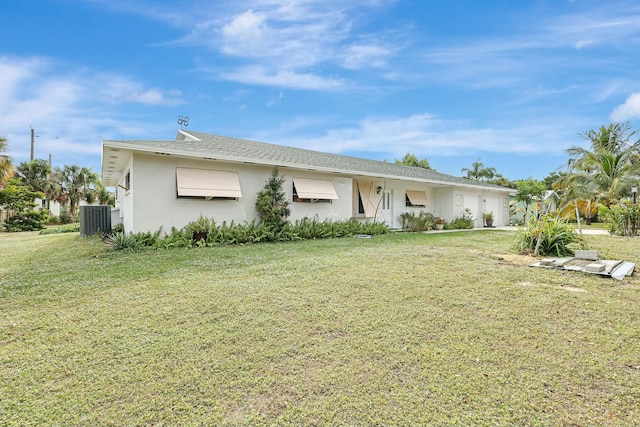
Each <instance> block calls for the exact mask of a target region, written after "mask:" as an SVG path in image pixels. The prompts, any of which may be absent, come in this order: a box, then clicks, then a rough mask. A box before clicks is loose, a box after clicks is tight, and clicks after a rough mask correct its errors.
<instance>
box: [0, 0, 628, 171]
mask: <svg viewBox="0 0 640 427" xmlns="http://www.w3.org/2000/svg"><path fill="white" fill-rule="evenodd" d="M0 25H1V28H2V31H1V32H0V136H3V137H5V138H7V139H8V140H9V149H10V152H9V154H10V155H11V156H12V157H13V160H14V162H16V163H18V162H21V161H24V160H28V158H29V145H30V127H33V128H34V129H35V133H36V135H37V136H38V137H37V138H36V149H35V154H36V157H37V158H44V159H47V158H48V156H49V154H51V155H52V156H53V165H54V166H62V165H64V164H79V165H82V166H88V167H93V168H94V169H95V170H96V171H98V172H100V155H101V140H103V139H173V138H175V135H176V133H177V129H178V128H179V127H180V126H179V125H178V123H177V119H178V116H180V115H182V116H188V117H189V125H188V127H187V129H192V130H197V131H201V132H208V133H213V134H219V135H226V136H233V137H239V138H247V139H254V140H258V141H264V142H270V143H275V144H283V145H291V146H297V147H302V148H309V149H314V150H320V151H330V152H334V153H340V154H349V155H356V156H361V157H366V158H372V159H377V160H389V161H393V160H394V159H396V158H401V157H403V156H404V154H406V153H407V152H411V153H414V154H415V155H417V156H418V157H419V158H423V157H426V158H427V159H428V160H429V162H430V163H431V165H432V166H433V167H434V168H435V169H437V170H438V171H441V172H445V173H449V174H452V175H458V176H460V175H461V172H460V169H461V168H464V167H470V166H471V163H472V162H474V161H476V159H478V158H480V159H481V161H482V162H483V163H484V164H485V166H491V167H495V168H496V169H497V170H498V172H500V173H502V174H503V175H505V176H506V177H508V178H510V179H520V178H527V177H534V178H539V179H541V178H543V177H544V176H546V175H548V174H549V173H550V172H551V171H554V170H556V169H557V168H558V167H561V166H563V165H564V164H565V163H566V160H567V157H566V155H565V150H566V149H567V148H568V147H570V146H572V145H583V144H584V140H583V139H581V138H580V136H579V134H580V133H581V132H583V131H586V130H588V129H595V128H598V127H599V126H601V125H607V124H609V123H610V122H612V121H629V122H631V124H632V126H633V127H638V125H639V124H640V55H638V53H640V4H638V2H636V1H630V0H629V1H627V0H619V1H603V0H539V1H525V0H522V1H513V0H508V1H507V0H493V1H483V2H479V1H477V0H453V1H449V2H443V1H435V0H349V1H345V0H209V1H204V0H172V1H165V0H153V1H152V0H136V1H130V0H12V1H5V2H3V5H2V14H0Z"/></svg>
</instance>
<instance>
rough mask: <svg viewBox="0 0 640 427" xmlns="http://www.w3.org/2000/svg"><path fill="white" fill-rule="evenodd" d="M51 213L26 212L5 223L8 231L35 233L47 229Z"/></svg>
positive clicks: (42, 211)
mask: <svg viewBox="0 0 640 427" xmlns="http://www.w3.org/2000/svg"><path fill="white" fill-rule="evenodd" d="M48 218H49V213H48V211H46V210H41V211H24V212H19V213H17V214H15V215H12V216H10V217H9V218H7V220H6V221H5V223H4V228H5V229H6V230H7V231H34V230H42V229H43V228H45V224H46V222H47V219H48Z"/></svg>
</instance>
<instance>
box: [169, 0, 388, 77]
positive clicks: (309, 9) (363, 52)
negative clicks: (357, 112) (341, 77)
mask: <svg viewBox="0 0 640 427" xmlns="http://www.w3.org/2000/svg"><path fill="white" fill-rule="evenodd" d="M392 2H393V0H387V1H379V0H378V1H376V0H352V1H349V2H343V1H336V0H323V1H319V0H305V1H286V2H283V1H270V0H245V1H237V2H234V3H232V4H233V7H230V6H229V4H226V5H224V6H223V5H222V4H221V5H217V6H216V7H213V8H212V9H211V10H209V11H208V12H209V14H203V15H201V18H200V20H199V21H196V22H194V23H192V24H191V25H190V26H189V27H188V28H185V29H186V30H187V31H188V34H187V35H186V36H185V37H184V39H183V40H182V41H181V42H184V43H189V44H192V45H199V46H204V47H206V48H208V49H215V50H216V51H218V52H219V53H221V54H222V55H226V56H228V57H232V58H233V60H234V61H236V63H235V64H233V65H231V64H229V63H228V64H227V65H225V66H226V70H224V72H219V71H215V72H214V73H215V75H216V77H217V78H221V79H230V80H233V81H240V82H244V83H247V84H255V85H266V86H280V87H290V88H296V89H300V88H313V89H316V88H326V87H335V86H336V79H327V77H325V76H323V73H327V72H339V70H342V69H345V70H353V69H368V68H383V67H386V66H387V64H388V59H389V58H391V57H392V56H393V55H394V54H395V52H396V51H397V49H398V48H397V47H396V46H394V44H393V41H392V40H393V38H394V36H393V35H391V34H385V37H384V39H385V42H384V43H382V42H378V41H377V39H378V38H379V39H380V40H381V39H383V37H377V35H376V34H369V35H366V34H358V35H357V37H356V36H355V34H356V32H357V28H356V27H357V24H356V23H355V22H354V20H355V19H356V17H357V18H358V19H364V18H362V17H364V16H367V15H366V14H364V13H356V12H362V11H363V9H364V10H366V11H367V12H369V11H374V12H375V11H377V10H382V7H384V6H385V5H386V4H389V3H392ZM202 62H206V61H202ZM216 67H217V68H218V69H219V68H220V65H217V66H216ZM206 70H209V71H211V68H207V67H203V68H201V71H206ZM248 70H249V71H255V70H261V72H260V74H262V75H263V77H260V78H253V79H240V78H238V76H241V75H246V74H247V71H248ZM283 70H284V71H283ZM336 70H337V71H336ZM282 73H288V74H290V75H291V76H295V78H293V79H292V80H283V79H279V78H273V76H277V75H279V74H282ZM264 76H272V77H271V78H265V77H264ZM300 76H303V79H304V80H307V81H311V84H307V83H303V84H301V83H300V80H301V79H300V78H299V77H300ZM328 81H329V82H330V83H329V84H328V85H327V82H328ZM318 82H322V83H320V84H318ZM289 83H291V84H289ZM341 84H342V82H341Z"/></svg>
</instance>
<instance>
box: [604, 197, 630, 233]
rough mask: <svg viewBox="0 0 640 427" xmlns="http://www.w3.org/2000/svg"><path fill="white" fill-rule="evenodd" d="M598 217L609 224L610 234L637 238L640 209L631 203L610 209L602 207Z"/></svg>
mask: <svg viewBox="0 0 640 427" xmlns="http://www.w3.org/2000/svg"><path fill="white" fill-rule="evenodd" d="M598 216H599V217H600V218H601V219H603V220H604V221H605V222H607V223H608V224H609V232H610V233H611V234H616V235H618V236H637V235H638V229H640V208H638V205H634V204H632V203H630V202H626V203H624V204H622V205H613V206H610V207H608V208H607V207H605V206H601V207H600V209H599V211H598Z"/></svg>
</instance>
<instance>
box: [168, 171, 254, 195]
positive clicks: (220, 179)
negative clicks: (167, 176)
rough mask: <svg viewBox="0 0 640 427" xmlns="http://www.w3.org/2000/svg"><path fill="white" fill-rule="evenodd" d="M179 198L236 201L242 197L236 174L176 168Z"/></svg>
mask: <svg viewBox="0 0 640 427" xmlns="http://www.w3.org/2000/svg"><path fill="white" fill-rule="evenodd" d="M176 182H177V193H178V197H179V198H195V199H206V200H212V199H215V200H237V199H238V197H242V192H241V191H240V178H239V177H238V173H237V172H226V171H216V170H209V169H188V168H176Z"/></svg>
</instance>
